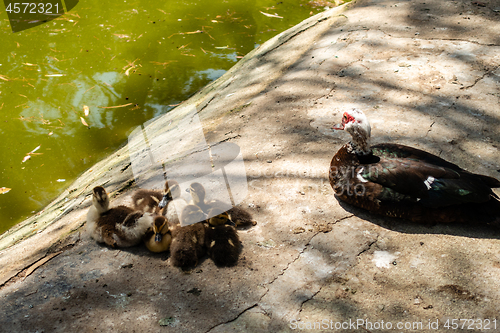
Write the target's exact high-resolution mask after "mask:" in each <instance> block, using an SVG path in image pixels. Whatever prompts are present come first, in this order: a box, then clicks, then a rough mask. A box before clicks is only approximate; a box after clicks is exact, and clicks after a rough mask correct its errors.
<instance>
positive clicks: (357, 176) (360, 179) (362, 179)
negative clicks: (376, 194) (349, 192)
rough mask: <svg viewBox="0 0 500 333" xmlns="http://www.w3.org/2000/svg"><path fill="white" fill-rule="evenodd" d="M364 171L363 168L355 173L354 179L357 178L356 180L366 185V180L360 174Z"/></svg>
mask: <svg viewBox="0 0 500 333" xmlns="http://www.w3.org/2000/svg"><path fill="white" fill-rule="evenodd" d="M364 170H365V168H361V169H359V171H358V172H357V173H356V178H358V180H359V181H360V182H362V183H366V182H368V180H366V179H365V178H364V177H363V176H362V175H361V173H362V172H363V171H364Z"/></svg>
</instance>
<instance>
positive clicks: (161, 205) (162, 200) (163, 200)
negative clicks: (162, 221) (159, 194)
mask: <svg viewBox="0 0 500 333" xmlns="http://www.w3.org/2000/svg"><path fill="white" fill-rule="evenodd" d="M171 200H172V199H169V198H168V196H167V195H166V194H165V195H164V196H163V198H162V199H161V201H160V203H159V204H158V207H159V208H160V209H162V208H163V207H165V206H166V205H167V204H168V202H169V201H171Z"/></svg>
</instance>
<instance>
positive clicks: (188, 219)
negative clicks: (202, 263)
mask: <svg viewBox="0 0 500 333" xmlns="http://www.w3.org/2000/svg"><path fill="white" fill-rule="evenodd" d="M205 216H206V215H205V213H203V211H202V210H201V209H200V208H199V207H197V206H195V205H187V206H186V207H184V209H183V210H182V213H181V224H183V225H186V226H185V227H181V225H176V226H174V227H173V229H172V238H173V240H172V244H171V245H170V253H171V256H170V259H171V261H172V265H174V266H176V267H182V268H187V267H194V266H196V265H198V259H199V258H201V257H202V256H203V255H204V254H205V226H204V224H203V222H204V221H205ZM200 221H201V222H200Z"/></svg>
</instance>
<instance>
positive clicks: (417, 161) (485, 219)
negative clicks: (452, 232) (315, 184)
mask: <svg viewBox="0 0 500 333" xmlns="http://www.w3.org/2000/svg"><path fill="white" fill-rule="evenodd" d="M348 147H349V144H346V145H344V146H343V147H342V148H341V149H340V150H339V151H338V152H337V153H336V154H335V156H334V157H333V159H332V161H331V164H330V174H329V180H330V185H331V186H332V188H333V189H334V191H335V193H336V194H337V196H338V197H339V198H340V199H341V200H343V201H345V202H348V203H350V204H352V205H354V206H357V207H361V208H364V209H366V210H369V211H371V212H373V213H377V214H382V215H387V216H393V217H400V218H405V219H409V220H412V221H415V222H421V223H426V224H433V223H439V222H481V223H486V224H493V225H500V200H499V198H498V196H497V195H495V193H494V192H493V191H492V188H497V187H500V181H498V180H497V179H495V178H491V177H488V176H483V175H477V174H473V173H470V172H467V171H465V170H462V169H461V168H460V167H458V166H457V165H455V164H452V163H450V162H447V161H445V160H443V159H442V158H439V157H437V156H434V155H432V154H429V153H427V152H424V151H422V150H418V149H415V148H411V147H407V146H402V145H397V144H379V145H375V146H373V147H371V148H372V154H371V155H367V156H363V155H356V154H355V153H350V152H349V149H348Z"/></svg>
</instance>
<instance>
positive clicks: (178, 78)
mask: <svg viewBox="0 0 500 333" xmlns="http://www.w3.org/2000/svg"><path fill="white" fill-rule="evenodd" d="M318 5H319V6H318ZM324 5H330V6H331V4H329V3H327V2H319V1H318V2H314V3H313V2H309V1H302V0H295V1H267V0H254V1H244V0H226V1H215V2H213V1H210V2H209V1H165V2H158V1H148V0H146V1H144V0H143V1H130V0H128V1H123V0H121V1H107V0H104V1H95V0H87V1H80V2H79V3H78V4H77V5H76V6H75V7H74V8H73V9H72V10H71V11H69V12H67V13H66V14H64V15H63V16H60V17H58V18H56V19H54V20H52V21H49V22H47V23H44V24H41V25H38V26H36V27H33V28H30V29H27V30H24V31H20V32H17V33H13V32H12V30H11V26H10V24H9V20H8V16H7V12H6V11H5V10H4V9H5V8H4V7H3V6H2V5H1V4H0V6H1V7H0V40H1V41H2V47H1V51H0V124H1V126H0V134H1V138H2V139H1V140H0V161H1V164H0V193H2V194H0V233H2V232H4V231H5V230H7V229H8V228H10V227H12V226H13V225H15V224H17V223H19V222H20V221H22V220H23V219H25V218H26V217H28V216H29V215H31V214H33V213H35V212H37V211H39V210H41V209H42V208H43V207H44V206H45V205H46V204H48V203H49V202H50V201H51V200H53V199H54V198H55V197H56V196H57V195H58V194H59V193H60V192H61V191H62V190H64V189H65V188H66V187H68V186H69V185H70V184H71V183H72V182H73V181H74V180H75V179H76V178H77V177H78V176H79V175H80V174H81V173H83V172H84V171H85V170H86V169H88V168H90V167H91V166H92V165H93V164H94V163H96V162H97V161H99V160H101V159H102V158H104V157H105V156H107V155H109V154H110V153H112V152H113V151H115V150H116V149H117V148H118V147H119V146H120V145H122V144H123V143H124V142H126V140H127V137H128V135H129V134H130V133H131V131H132V130H133V129H134V128H135V127H136V126H138V125H141V124H142V123H144V122H146V121H148V120H149V119H151V118H154V117H156V116H158V115H161V114H163V113H165V112H168V111H169V110H170V109H172V108H173V107H174V106H175V105H176V104H178V103H180V102H182V101H184V100H186V99H187V98H188V97H189V96H191V95H192V94H194V93H195V92H196V91H198V90H199V89H200V88H202V87H203V86H205V85H206V84H207V83H209V82H210V81H213V80H215V79H217V78H218V77H220V76H221V75H222V74H224V72H225V71H226V70H228V69H229V68H230V67H232V66H233V65H234V64H235V63H236V62H237V61H238V60H239V58H241V57H242V56H244V55H245V54H247V53H248V52H250V51H251V50H252V49H254V48H255V47H256V46H258V45H260V44H262V43H263V42H265V41H266V40H268V39H269V38H271V37H273V36H274V35H276V34H278V33H279V32H281V31H284V30H286V29H288V28H290V27H292V26H293V25H295V24H297V23H299V22H300V21H302V20H304V19H306V18H307V17H309V16H310V15H312V14H316V13H318V12H319V11H322V10H324V8H323V6H324ZM263 13H267V14H270V15H274V16H279V17H271V16H269V15H265V14H263ZM124 105H125V106H124ZM115 106H120V107H115ZM110 107H115V108H110ZM87 108H88V111H87V112H86V109H87ZM86 113H88V115H86Z"/></svg>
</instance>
